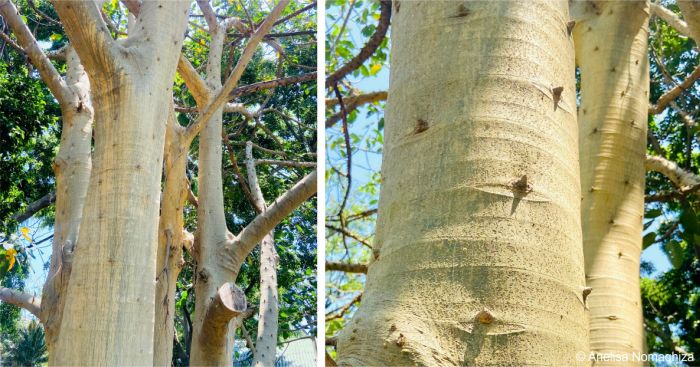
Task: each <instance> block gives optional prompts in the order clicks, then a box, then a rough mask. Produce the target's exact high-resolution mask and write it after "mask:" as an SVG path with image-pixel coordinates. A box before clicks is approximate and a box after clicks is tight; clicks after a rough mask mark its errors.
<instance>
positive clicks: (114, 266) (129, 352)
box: [51, 1, 189, 366]
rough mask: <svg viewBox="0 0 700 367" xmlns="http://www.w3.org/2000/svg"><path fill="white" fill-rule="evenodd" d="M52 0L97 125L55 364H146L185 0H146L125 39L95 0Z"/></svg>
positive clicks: (150, 345)
mask: <svg viewBox="0 0 700 367" xmlns="http://www.w3.org/2000/svg"><path fill="white" fill-rule="evenodd" d="M54 6H55V8H56V11H57V12H58V14H59V17H60V18H61V22H62V23H63V26H64V28H65V30H66V33H67V34H68V37H69V39H70V40H71V44H72V45H73V47H74V48H75V50H76V52H77V54H78V56H79V57H80V60H81V62H82V64H83V66H84V67H85V70H86V71H87V74H88V76H89V78H90V84H91V87H92V93H91V99H92V102H93V106H94V107H95V120H96V121H99V122H100V123H99V124H96V126H95V135H94V138H95V148H94V156H93V162H92V163H93V169H92V173H91V176H90V182H89V186H88V189H87V197H86V200H85V206H84V210H83V217H82V221H81V223H80V229H81V230H80V232H79V234H78V241H77V244H76V245H75V256H74V260H73V269H72V272H71V279H70V282H69V285H68V290H67V295H66V303H65V308H64V314H63V320H62V323H61V333H62V334H63V333H65V334H64V335H70V337H63V338H58V341H57V345H56V348H55V350H54V353H53V354H52V355H51V359H52V360H51V363H52V364H54V365H125V366H132V365H150V364H152V363H153V326H152V325H153V321H154V309H155V307H154V302H155V283H156V282H155V275H156V253H157V244H158V237H157V236H158V212H159V207H160V182H161V175H160V172H161V170H162V164H163V149H164V141H165V125H166V120H167V118H168V113H169V107H170V105H171V101H172V88H171V85H172V79H173V76H174V73H175V68H176V65H177V58H178V56H179V53H180V47H181V46H182V40H183V36H184V32H185V29H186V27H187V21H188V13H189V3H188V2H187V1H144V2H143V3H142V4H141V9H140V13H139V16H138V18H137V19H136V23H135V26H134V32H133V33H132V34H130V35H129V37H128V38H127V39H126V40H125V41H123V42H117V41H115V40H113V39H112V38H111V36H110V34H109V32H108V30H107V27H106V25H105V24H104V21H103V20H102V18H101V15H100V14H99V9H98V7H97V5H96V4H95V3H94V2H91V1H55V2H54ZM144 274H150V276H151V277H152V278H150V279H152V280H150V281H149V280H148V279H144Z"/></svg>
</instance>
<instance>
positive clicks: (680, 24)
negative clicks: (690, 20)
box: [651, 3, 690, 37]
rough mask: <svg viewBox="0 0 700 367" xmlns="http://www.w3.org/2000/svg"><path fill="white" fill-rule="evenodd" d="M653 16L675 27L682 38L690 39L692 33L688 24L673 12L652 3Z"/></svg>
mask: <svg viewBox="0 0 700 367" xmlns="http://www.w3.org/2000/svg"><path fill="white" fill-rule="evenodd" d="M651 14H652V15H655V16H657V17H659V18H661V19H663V20H664V21H665V22H666V23H668V25H670V26H671V27H673V29H675V30H676V31H678V33H679V34H680V35H682V36H686V37H688V34H689V33H690V32H689V30H688V24H687V23H686V22H684V21H683V20H681V18H680V17H679V16H678V15H677V14H676V13H674V12H672V11H671V10H668V9H666V8H665V7H664V6H663V5H659V4H657V3H651Z"/></svg>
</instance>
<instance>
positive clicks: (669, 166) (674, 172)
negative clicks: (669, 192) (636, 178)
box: [644, 155, 700, 189]
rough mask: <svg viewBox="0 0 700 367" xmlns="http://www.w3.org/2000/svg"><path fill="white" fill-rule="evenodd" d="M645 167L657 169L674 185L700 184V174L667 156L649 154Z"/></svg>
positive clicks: (648, 169) (689, 185)
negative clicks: (688, 169) (679, 164)
mask: <svg viewBox="0 0 700 367" xmlns="http://www.w3.org/2000/svg"><path fill="white" fill-rule="evenodd" d="M644 167H645V168H646V170H647V171H656V172H659V173H661V174H662V175H664V176H666V177H668V179H669V180H671V182H673V184H674V185H676V186H677V187H679V188H681V189H686V188H690V187H693V186H697V185H699V184H700V176H698V175H696V174H694V173H692V172H688V171H686V170H684V169H683V168H681V167H678V165H677V164H676V163H675V162H673V161H670V160H668V159H666V158H663V157H660V156H655V155H647V159H646V162H645V163H644Z"/></svg>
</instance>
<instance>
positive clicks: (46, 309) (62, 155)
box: [0, 0, 93, 355]
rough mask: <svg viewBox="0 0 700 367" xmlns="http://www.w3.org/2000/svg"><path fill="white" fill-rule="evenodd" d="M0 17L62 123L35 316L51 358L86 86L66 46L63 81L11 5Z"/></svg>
mask: <svg viewBox="0 0 700 367" xmlns="http://www.w3.org/2000/svg"><path fill="white" fill-rule="evenodd" d="M0 14H2V16H3V18H4V19H5V22H6V23H7V24H9V25H10V27H11V28H12V31H13V33H14V34H15V36H16V37H17V39H18V41H19V46H20V47H21V48H22V49H23V50H24V52H25V53H26V54H27V56H28V57H29V60H30V61H31V62H32V64H33V65H34V66H35V67H36V68H37V70H38V71H39V75H40V76H41V79H42V80H43V81H44V83H46V85H47V86H48V88H49V90H50V91H51V93H52V94H53V95H54V97H55V98H56V100H57V101H58V102H59V105H60V107H61V117H62V120H63V125H62V129H61V141H60V145H59V151H58V154H57V155H56V158H55V159H54V166H53V168H54V173H55V175H56V220H55V224H54V238H53V242H52V256H51V262H50V265H49V271H48V275H47V281H46V283H45V284H44V287H43V291H42V293H43V295H42V296H43V302H42V303H41V309H40V311H39V313H38V314H39V315H40V316H39V319H40V320H41V321H42V323H43V325H44V329H45V331H46V344H47V347H48V350H49V354H50V355H51V354H52V351H53V349H54V346H55V343H56V340H57V338H58V336H59V331H60V326H61V319H62V316H63V306H64V304H65V298H66V289H67V287H68V279H69V278H70V272H71V262H72V254H73V247H74V245H75V244H76V241H77V237H78V229H79V227H80V221H81V218H82V211H83V204H84V201H85V196H86V193H87V187H88V182H89V178H90V169H91V140H92V123H93V108H92V104H91V101H90V96H89V93H90V82H89V80H88V76H87V73H86V72H85V70H84V68H83V66H82V64H81V63H80V59H79V58H78V55H77V53H76V52H75V50H74V49H73V47H72V46H67V47H66V48H65V51H64V56H65V60H66V65H67V67H66V77H65V80H64V79H63V78H61V75H60V74H59V73H58V71H57V70H56V68H55V67H54V66H53V64H52V63H51V61H50V60H49V58H48V57H47V55H46V54H45V53H44V52H43V51H42V49H41V48H40V47H39V44H38V43H37V41H36V39H35V38H34V36H33V35H32V33H31V31H30V30H29V28H28V27H27V25H26V24H24V22H23V20H22V18H21V16H20V14H19V11H18V10H17V8H16V7H15V6H14V4H13V3H12V2H11V1H9V0H2V1H0ZM32 312H33V311H32ZM33 313H34V312H33Z"/></svg>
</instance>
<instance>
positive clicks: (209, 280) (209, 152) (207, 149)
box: [190, 25, 237, 366]
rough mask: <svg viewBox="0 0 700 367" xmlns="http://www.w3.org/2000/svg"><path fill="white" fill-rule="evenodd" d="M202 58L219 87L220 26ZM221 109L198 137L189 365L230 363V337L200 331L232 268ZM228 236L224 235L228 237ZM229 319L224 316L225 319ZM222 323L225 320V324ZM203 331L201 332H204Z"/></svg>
mask: <svg viewBox="0 0 700 367" xmlns="http://www.w3.org/2000/svg"><path fill="white" fill-rule="evenodd" d="M209 28H210V29H209V32H210V34H211V40H212V41H211V44H210V46H209V47H210V48H209V60H208V61H207V78H206V83H207V86H208V87H209V89H210V90H217V89H219V88H221V55H222V50H223V40H224V35H225V29H219V28H218V27H215V28H212V26H211V25H210V27H209ZM222 129H223V125H222V109H221V107H219V108H218V110H217V111H216V112H215V113H214V114H213V115H212V116H211V119H209V120H208V121H206V122H205V123H204V126H203V128H202V131H201V133H200V136H199V157H198V162H199V206H198V207H197V233H196V246H195V256H196V257H195V258H196V260H197V270H196V277H197V278H196V281H195V287H194V289H195V314H194V319H193V320H192V323H193V325H192V326H193V328H194V337H193V338H192V355H191V356H190V363H191V364H192V365H193V366H229V365H231V364H232V363H233V361H232V356H233V348H232V347H233V345H232V343H227V342H226V341H227V340H229V339H232V338H233V334H232V331H230V328H228V327H226V328H223V329H217V330H219V331H220V332H221V333H218V334H216V335H214V334H205V333H207V332H209V330H206V328H205V324H206V318H207V312H206V311H207V310H208V308H209V306H210V303H211V301H212V298H213V297H214V295H215V294H216V292H217V290H218V289H219V287H220V286H221V285H222V284H224V283H227V282H229V281H232V280H235V279H236V278H235V275H237V271H236V270H234V269H231V268H230V267H228V266H226V265H227V264H224V263H222V262H221V261H220V258H221V252H222V251H223V249H224V245H225V244H226V241H227V240H228V239H229V238H230V237H232V235H230V234H229V232H228V229H227V226H226V217H225V213H224V192H223V184H222V179H221V162H222V143H221V131H222ZM229 236H230V237H229ZM229 321H230V320H229ZM227 325H228V324H227ZM205 335H206V336H205Z"/></svg>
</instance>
